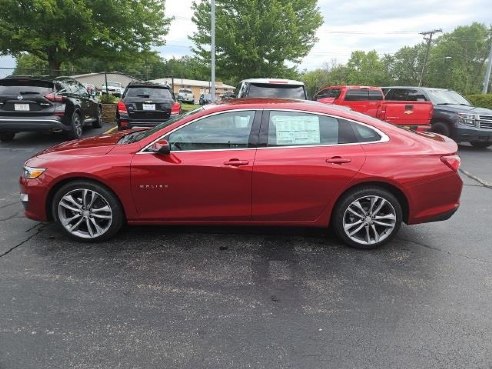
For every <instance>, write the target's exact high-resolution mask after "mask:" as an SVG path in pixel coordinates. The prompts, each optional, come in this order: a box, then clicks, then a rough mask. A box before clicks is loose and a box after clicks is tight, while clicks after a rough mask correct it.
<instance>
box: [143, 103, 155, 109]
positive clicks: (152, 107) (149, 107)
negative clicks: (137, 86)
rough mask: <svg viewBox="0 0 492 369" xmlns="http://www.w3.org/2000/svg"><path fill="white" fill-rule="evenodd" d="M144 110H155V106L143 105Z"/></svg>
mask: <svg viewBox="0 0 492 369" xmlns="http://www.w3.org/2000/svg"><path fill="white" fill-rule="evenodd" d="M142 110H155V104H142Z"/></svg>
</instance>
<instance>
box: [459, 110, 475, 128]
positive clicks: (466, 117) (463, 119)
mask: <svg viewBox="0 0 492 369" xmlns="http://www.w3.org/2000/svg"><path fill="white" fill-rule="evenodd" d="M458 115H459V119H460V123H463V124H466V125H467V126H471V127H475V126H476V122H478V121H479V120H480V119H479V117H478V115H477V114H468V113H459V114H458Z"/></svg>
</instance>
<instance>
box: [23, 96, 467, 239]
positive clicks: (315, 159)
mask: <svg viewBox="0 0 492 369" xmlns="http://www.w3.org/2000/svg"><path fill="white" fill-rule="evenodd" d="M459 165H460V158H459V156H458V155H457V145H456V144H455V143H454V141H452V140H450V139H448V138H446V137H444V136H440V135H437V134H432V133H415V132H410V131H406V130H403V129H401V128H397V127H394V126H392V125H390V124H387V123H385V122H382V121H379V120H377V119H374V118H370V117H368V116H366V115H362V114H359V113H355V112H352V111H348V110H346V109H343V108H340V107H336V106H328V105H324V104H321V103H316V102H307V101H297V100H272V99H251V100H248V99H244V100H235V101H230V102H227V103H223V104H219V105H206V106H204V107H202V108H199V109H197V110H195V111H193V112H191V113H188V114H186V115H184V116H179V117H175V118H173V119H171V120H168V121H166V122H165V123H163V124H161V125H158V126H156V127H154V128H152V129H148V130H134V131H126V132H120V133H116V134H112V135H103V136H99V137H93V138H87V139H82V140H76V141H71V142H66V143H62V144H60V145H58V146H55V147H52V148H50V149H47V150H45V151H44V152H41V153H39V154H38V155H36V156H34V157H32V158H31V159H29V160H28V161H27V162H26V163H25V166H24V172H23V175H22V177H21V179H20V186H21V200H22V202H23V204H24V206H25V209H26V216H27V217H29V218H31V219H35V220H38V221H52V220H53V221H55V222H57V223H58V224H59V225H60V228H61V229H62V230H64V231H65V232H66V233H67V234H68V235H70V236H72V237H73V238H75V239H78V240H84V241H98V240H102V239H107V238H109V237H111V236H113V235H115V234H116V232H118V230H119V229H120V228H121V227H122V226H123V224H125V223H128V224H210V225H217V224H230V225H275V226H279V225H281V226H313V227H328V226H329V225H330V224H331V225H332V226H333V230H334V231H335V232H336V234H337V235H338V236H339V238H340V239H341V240H342V241H343V242H345V243H346V244H348V245H350V246H353V247H358V248H374V247H377V246H380V245H382V244H383V243H385V242H388V241H389V240H390V239H391V238H392V237H393V236H395V234H396V233H397V231H398V229H399V228H400V225H401V222H402V221H403V222H405V223H407V224H417V223H423V222H431V221H437V220H445V219H448V218H449V217H450V216H451V215H452V214H453V213H454V212H455V211H456V210H457V209H458V206H459V199H460V194H461V190H462V185H463V184H462V181H461V179H460V177H459V175H458V173H457V171H458V167H459Z"/></svg>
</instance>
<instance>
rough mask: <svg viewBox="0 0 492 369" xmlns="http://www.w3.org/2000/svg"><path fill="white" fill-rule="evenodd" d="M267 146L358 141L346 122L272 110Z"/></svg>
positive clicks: (332, 143)
mask: <svg viewBox="0 0 492 369" xmlns="http://www.w3.org/2000/svg"><path fill="white" fill-rule="evenodd" d="M266 141H267V146H269V147H277V146H306V145H307V146H313V145H336V144H342V143H351V142H356V138H355V135H354V132H353V130H352V129H351V127H350V125H349V124H348V123H347V122H341V121H339V120H338V119H336V118H333V117H328V116H325V115H317V114H309V113H303V112H285V111H272V112H270V118H269V123H268V134H267V140H266Z"/></svg>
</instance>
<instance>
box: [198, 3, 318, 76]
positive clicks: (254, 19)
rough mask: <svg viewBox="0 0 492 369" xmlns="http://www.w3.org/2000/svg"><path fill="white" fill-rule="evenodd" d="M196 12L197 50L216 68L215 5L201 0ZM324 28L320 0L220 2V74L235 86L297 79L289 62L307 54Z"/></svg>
mask: <svg viewBox="0 0 492 369" xmlns="http://www.w3.org/2000/svg"><path fill="white" fill-rule="evenodd" d="M192 9H193V11H194V15H193V18H192V19H193V22H194V23H195V24H196V26H197V31H196V32H195V33H194V34H193V35H192V36H191V37H190V39H191V40H192V41H193V43H194V48H193V51H194V52H195V54H196V55H197V57H198V58H199V59H200V60H201V61H202V62H203V63H205V64H210V44H211V36H210V24H211V21H210V18H211V16H210V14H211V5H210V1H209V0H196V1H194V2H193V5H192ZM322 23H323V19H322V17H321V14H320V11H319V9H318V7H317V0H216V32H215V34H216V55H217V66H216V69H217V74H218V75H220V76H222V77H223V78H226V79H229V80H235V81H238V80H240V79H243V78H247V77H283V78H288V77H291V76H295V75H296V74H297V73H296V71H295V68H294V67H288V66H287V65H286V63H287V62H288V63H291V64H297V63H299V62H300V61H301V58H302V57H304V56H306V55H307V53H308V52H309V51H310V50H311V48H312V47H313V45H314V43H315V42H316V41H317V39H316V37H315V32H316V30H317V29H318V28H319V26H321V24H322Z"/></svg>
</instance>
